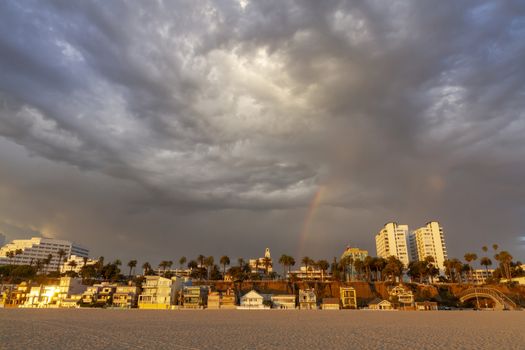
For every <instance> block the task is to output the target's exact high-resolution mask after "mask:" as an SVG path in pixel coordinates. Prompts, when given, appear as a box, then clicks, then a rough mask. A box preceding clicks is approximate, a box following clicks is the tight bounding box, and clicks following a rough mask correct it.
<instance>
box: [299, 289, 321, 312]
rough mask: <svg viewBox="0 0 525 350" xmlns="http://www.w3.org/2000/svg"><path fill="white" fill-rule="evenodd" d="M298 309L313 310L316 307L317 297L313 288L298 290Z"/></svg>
mask: <svg viewBox="0 0 525 350" xmlns="http://www.w3.org/2000/svg"><path fill="white" fill-rule="evenodd" d="M299 309H301V310H315V309H317V297H316V295H315V291H314V290H313V289H311V288H310V289H300V290H299Z"/></svg>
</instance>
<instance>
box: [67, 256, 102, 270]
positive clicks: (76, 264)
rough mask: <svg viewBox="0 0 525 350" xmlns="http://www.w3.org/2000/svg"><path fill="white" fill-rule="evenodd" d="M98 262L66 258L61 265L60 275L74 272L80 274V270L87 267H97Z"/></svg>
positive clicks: (77, 257)
mask: <svg viewBox="0 0 525 350" xmlns="http://www.w3.org/2000/svg"><path fill="white" fill-rule="evenodd" d="M97 262H98V260H96V259H90V258H88V257H83V256H78V255H71V256H70V257H69V258H66V259H65V260H64V262H62V264H61V265H60V273H66V272H68V271H73V272H76V273H80V270H82V268H83V267H84V265H85V266H89V265H95V264H96V263H97Z"/></svg>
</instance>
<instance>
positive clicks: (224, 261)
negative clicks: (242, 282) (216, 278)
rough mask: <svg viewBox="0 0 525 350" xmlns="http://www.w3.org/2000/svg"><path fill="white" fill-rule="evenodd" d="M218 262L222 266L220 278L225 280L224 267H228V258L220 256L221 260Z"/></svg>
mask: <svg viewBox="0 0 525 350" xmlns="http://www.w3.org/2000/svg"><path fill="white" fill-rule="evenodd" d="M219 262H220V263H221V265H222V277H223V279H224V278H226V266H229V265H230V257H229V256H227V255H223V256H221V259H220V260H219Z"/></svg>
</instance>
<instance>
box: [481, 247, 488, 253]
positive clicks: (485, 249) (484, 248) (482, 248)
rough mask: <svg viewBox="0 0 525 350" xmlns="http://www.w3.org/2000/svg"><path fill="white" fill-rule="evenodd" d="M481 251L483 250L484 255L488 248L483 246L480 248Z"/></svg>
mask: <svg viewBox="0 0 525 350" xmlns="http://www.w3.org/2000/svg"><path fill="white" fill-rule="evenodd" d="M481 250H483V251H484V252H485V253H486V252H487V251H488V250H489V248H487V246H486V245H484V246H483V247H481Z"/></svg>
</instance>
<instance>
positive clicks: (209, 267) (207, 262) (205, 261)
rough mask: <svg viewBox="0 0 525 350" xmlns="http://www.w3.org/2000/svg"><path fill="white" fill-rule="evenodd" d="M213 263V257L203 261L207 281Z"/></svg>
mask: <svg viewBox="0 0 525 350" xmlns="http://www.w3.org/2000/svg"><path fill="white" fill-rule="evenodd" d="M214 262H215V259H214V258H213V256H209V257H207V258H205V259H204V266H206V275H207V276H208V280H209V279H210V272H211V267H213V264H214Z"/></svg>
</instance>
